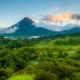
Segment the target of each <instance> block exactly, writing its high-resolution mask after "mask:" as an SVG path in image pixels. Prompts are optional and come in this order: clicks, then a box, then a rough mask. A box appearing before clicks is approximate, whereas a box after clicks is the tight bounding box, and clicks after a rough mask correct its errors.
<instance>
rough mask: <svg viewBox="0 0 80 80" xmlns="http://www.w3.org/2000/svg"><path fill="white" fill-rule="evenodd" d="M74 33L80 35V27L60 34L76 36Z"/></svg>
mask: <svg viewBox="0 0 80 80" xmlns="http://www.w3.org/2000/svg"><path fill="white" fill-rule="evenodd" d="M74 33H80V27H77V26H75V27H74V28H72V29H68V30H64V31H61V32H60V34H67V35H68V34H74Z"/></svg>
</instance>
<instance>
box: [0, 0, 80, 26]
mask: <svg viewBox="0 0 80 80" xmlns="http://www.w3.org/2000/svg"><path fill="white" fill-rule="evenodd" d="M64 12H74V13H77V14H80V0H0V27H9V26H10V25H13V24H14V23H16V22H17V21H19V20H20V19H22V18H24V17H26V16H32V17H40V16H45V15H47V14H60V13H64Z"/></svg>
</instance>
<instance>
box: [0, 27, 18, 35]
mask: <svg viewBox="0 0 80 80" xmlns="http://www.w3.org/2000/svg"><path fill="white" fill-rule="evenodd" d="M17 29H18V27H17V26H14V27H11V28H6V29H0V34H5V33H7V34H10V33H14V32H16V30H17Z"/></svg>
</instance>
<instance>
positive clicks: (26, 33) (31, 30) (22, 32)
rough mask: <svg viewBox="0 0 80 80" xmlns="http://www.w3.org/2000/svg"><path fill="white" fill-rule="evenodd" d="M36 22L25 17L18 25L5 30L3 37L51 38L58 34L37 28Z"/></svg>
mask: <svg viewBox="0 0 80 80" xmlns="http://www.w3.org/2000/svg"><path fill="white" fill-rule="evenodd" d="M34 23H35V22H34V21H33V20H32V19H30V18H29V17H25V18H24V19H22V20H21V21H19V22H18V23H16V24H14V25H12V26H11V27H9V28H6V29H4V30H3V31H2V32H3V33H2V34H1V35H3V36H11V37H31V36H49V35H53V34H56V32H55V31H51V30H48V29H46V28H42V27H36V26H35V25H34Z"/></svg>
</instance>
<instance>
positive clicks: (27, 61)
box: [0, 37, 80, 80]
mask: <svg viewBox="0 0 80 80" xmlns="http://www.w3.org/2000/svg"><path fill="white" fill-rule="evenodd" d="M0 42H1V44H0V80H80V38H79V37H64V38H56V39H52V38H51V39H44V38H39V39H31V40H29V39H17V40H11V39H4V38H0ZM32 75H34V77H33V76H32Z"/></svg>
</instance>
